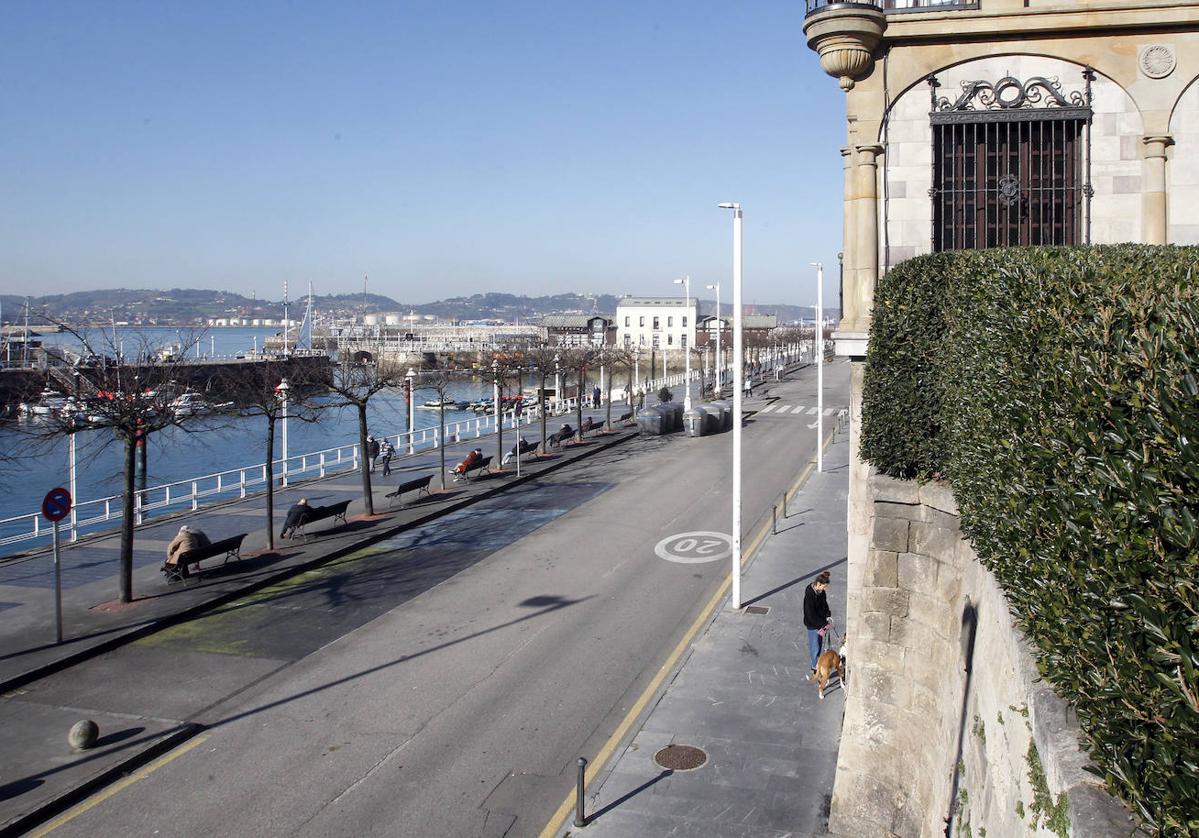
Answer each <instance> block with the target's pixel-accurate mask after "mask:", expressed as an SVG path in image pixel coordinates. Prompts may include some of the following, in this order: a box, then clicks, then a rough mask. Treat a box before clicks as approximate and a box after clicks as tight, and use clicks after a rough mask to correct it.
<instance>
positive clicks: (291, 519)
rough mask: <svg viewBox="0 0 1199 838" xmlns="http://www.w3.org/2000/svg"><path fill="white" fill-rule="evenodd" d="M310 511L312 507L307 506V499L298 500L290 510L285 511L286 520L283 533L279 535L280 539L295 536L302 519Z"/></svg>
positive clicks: (302, 521)
mask: <svg viewBox="0 0 1199 838" xmlns="http://www.w3.org/2000/svg"><path fill="white" fill-rule="evenodd" d="M311 511H312V507H311V506H309V505H308V498H300V499H299V500H298V501H296V502H295V503H294V504H292V507H291V509H289V510H287V520H285V521H284V522H283V531H282V532H281V533H279V537H280V538H289V537H291V536H293V535H295V533H296V530H297V529H299V527H300V526H301V525H302V524H303V523H304V518H305V517H306V516H307V515H308V513H309V512H311Z"/></svg>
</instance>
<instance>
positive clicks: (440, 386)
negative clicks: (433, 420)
mask: <svg viewBox="0 0 1199 838" xmlns="http://www.w3.org/2000/svg"><path fill="white" fill-rule="evenodd" d="M458 380H459V376H457V375H454V374H453V373H452V372H450V371H448V370H432V371H429V372H425V373H422V374H421V378H420V379H419V381H418V383H417V384H416V386H415V389H416V390H418V391H419V390H427V391H430V392H433V393H436V394H437V403H438V406H437V417H438V419H437V420H438V426H439V428H440V430H439V431H438V435H437V440H438V442H437V453H438V454H440V456H441V491H443V492H444V491H445V446H446V442H447V441H448V440H447V439H446V438H445V405H446V402H447V401H449V399H450V386H451V385H452V384H455V383H456V382H457V381H458Z"/></svg>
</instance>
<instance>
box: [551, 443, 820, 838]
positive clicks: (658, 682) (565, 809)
mask: <svg viewBox="0 0 1199 838" xmlns="http://www.w3.org/2000/svg"><path fill="white" fill-rule="evenodd" d="M833 433H835V429H834V431H832V432H830V433H829V434H828V436H826V437H825V438H824V440H823V441H822V444H823V445H824V446H825V447H827V446H828V443H829V442H830V441H831V439H832V436H833ZM815 467H816V464H815V463H808V464H807V465H806V466H804V469H803V471H801V472H800V473H799V477H797V478H795V482H794V483H792V484H791V488H790V489H788V490H787V493H788V497H793V496H794V493H795V492H796V491H798V490H799V487H800V486H802V485H803V482H804V481H805V480H807V479H808V475H810V474H811V473H812V469H814V468H815ZM769 532H770V526H769V525H767V524H765V523H764V524H763V526H762V527H760V528H759V529H758V532H757V534H756V535H754V537H753V538H752V539H750V543H749V547H748V548H746V547H744V546H743V547H742V548H741V565H742V566H743V567H744V566H745V562H746V560H747V559H748V558H749V557H750V556H752V555H753V554H754V553H755V552H756V551H757V549H758V547H759V546H760V545H761V542H762V541H763V540H764V539H765V538H766V535H767V534H768V533H769ZM730 584H732V575H731V574H730V575H728V576H725V577H724V581H723V582H721V583H720V587H719V588H718V589H717V590H716V593H714V594H713V595H712V598H711V599H710V600H708V602H707V604H706V605H704V607H703V610H702V611H700V613H699V616H698V617H696V618H695V622H694V623H692V624H691V627H690V628H688V629H687V631H686V633H684V634H683V637H682V639H681V640H679V642H678V645H677V646H675V647H674V649H673V650H672V651H671V653H670V655H669V656H668V657H667V658H666V660H665V661H664V662H663V664H662V666H661V667H659V668H658V672H657V674H655V675H654V678H653V680H652V681H650V682H649V683H648V684H647V685H646V687H645V689H644V690H643V691H642V693H641V695H640V696H639V697H638V698H637V701H636V702H635V703H634V704H633V706H632V707H630V708H629V712H628V713H626V714H625V717H624V718H623V719H622V720H621V722H620V724H619V725H617V727H616V730H614V731H612V735H611V736H609V737H608V740H607V741H606V742H604V745H603V747H601V748H600V749H599V752H598V753H597V754H596V755H595V759H593V760H592V761H591V762H590V763H589V764H588V766H587V777H586V779H585V780H584V786H583V787H584V789H586V787H587V786H588V785H590V784H591V781H592V780H594V779H595V777H596V775H597V774H599V773H600V771H601V770H602V769H603V767H604V765H605V764H606V763H607V761H608V760H609V759H610V758H611V756H612V753H613V752H614V751H615V750H616V746H617V745H618V744H620V741H621V740H622V739H624V737H625V734H627V733H628V732H629V728H631V727H632V726H633V723H634V722H636V721H637V719H638V717H640V715H641V712H642V711H643V710H644V709H645V707H646V705H647V704H649V702H650V700H651V699H652V698H653V697H654V695H655V694H656V693H657V692H658V688H659V687H660V686H662V681H663V680H664V679H665V678H666V676H667V675H668V674H669V673H670V671H671V670H672V669H673V668H674V665H675V663H677V662H678V660H679V658H680V657H682V655H683V652H685V651H687V647H688V646H690V645H691V642H692V641H693V640H695V636H696V635H697V634H699V630H700V629H701V628H703V626H704V624H705V623H706V622H708V620H709V619H711V616H712V612H713V611H714V610H716V606H717V605H719V604H720V601H721V600H722V599H724V595H725V593H727V592H728V589H729V585H730ZM574 805H575V789H574V788H572V789H571V790H570V793H569V794H567V795H566V799H565V800H563V801H562V805H560V806H559V807H558V809H557V810H556V811H555V812H554V814H553V817H551V818H550V819H549V822H548V823H547V824H546V825H545V828H544V829H542V830H541V834H540V836H538V838H552V837H553V836H554V835H556V834H557V833H558V830H559V829H561V828H562V824H563V822H564V821H565V820H566V818H567V816H568V815H570V811H571V809H573V808H574Z"/></svg>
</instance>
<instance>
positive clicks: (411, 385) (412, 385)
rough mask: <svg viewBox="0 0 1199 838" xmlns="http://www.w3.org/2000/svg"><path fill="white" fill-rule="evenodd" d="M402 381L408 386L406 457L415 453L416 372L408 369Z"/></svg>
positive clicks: (410, 368)
mask: <svg viewBox="0 0 1199 838" xmlns="http://www.w3.org/2000/svg"><path fill="white" fill-rule="evenodd" d="M404 381H405V382H406V383H407V385H408V455H409V456H411V455H413V454H415V453H416V411H415V410H414V409H413V408H414V407H415V406H416V370H414V369H413V368H412V367H409V368H408V372H406V373H404Z"/></svg>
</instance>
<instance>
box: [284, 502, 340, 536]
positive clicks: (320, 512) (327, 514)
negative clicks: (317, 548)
mask: <svg viewBox="0 0 1199 838" xmlns="http://www.w3.org/2000/svg"><path fill="white" fill-rule="evenodd" d="M349 507H350V502H349V501H348V500H343V501H338V502H337V503H331V504H329V505H328V506H314V507H312V511H311V512H308V513H305V515H304V516H303V517H302V518H301V519H300V525H299V526H298V527H296V530H298V531H299V533H300V535H302V536H304V537H305V538H307V537H308V533H307V532H306V530H305V527H307V526H308V525H309V524H315V523H316V522H317V521H323V520H325V519H326V518H332V519H334V520H338V519H340V520H341V522H342V523H343V524H344V523H345V522H346V510H347V509H349ZM292 535H293V537H294V535H295V532H293V533H292Z"/></svg>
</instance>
